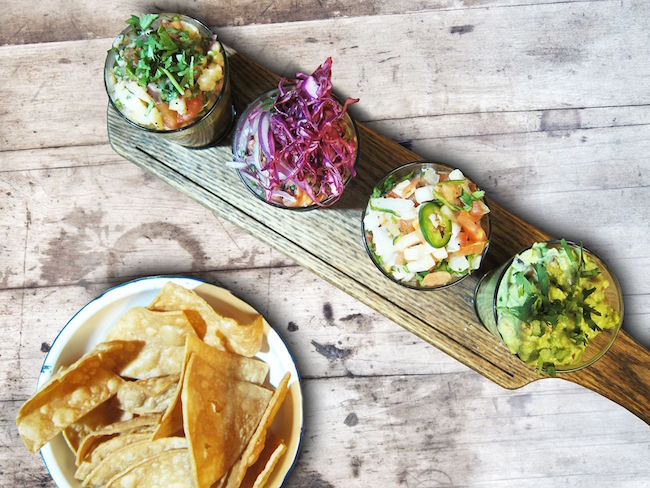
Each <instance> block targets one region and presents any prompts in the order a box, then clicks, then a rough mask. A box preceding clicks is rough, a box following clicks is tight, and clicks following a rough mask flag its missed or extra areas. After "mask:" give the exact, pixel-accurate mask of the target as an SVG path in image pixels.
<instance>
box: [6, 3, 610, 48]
mask: <svg viewBox="0 0 650 488" xmlns="http://www.w3.org/2000/svg"><path fill="white" fill-rule="evenodd" d="M555 1H557V0H529V1H528V2H526V3H527V4H533V5H534V4H544V3H553V2H555ZM565 1H580V2H583V3H585V2H587V1H592V2H595V1H602V0H565ZM521 3H522V2H521V1H519V0H473V1H463V0H438V1H427V0H423V1H422V0H421V1H417V2H404V3H403V2H393V1H390V0H361V1H359V0H356V1H355V0H319V1H310V0H269V1H268V2H260V1H255V0H231V1H228V2H211V1H209V0H195V1H193V2H192V3H191V4H189V3H184V4H179V2H178V1H175V0H159V1H157V2H153V3H152V2H151V1H148V0H117V1H115V2H111V8H110V9H107V10H106V11H104V12H102V15H97V4H96V3H95V2H93V1H92V0H72V1H65V0H45V1H42V2H35V3H34V5H33V7H32V8H31V9H30V11H29V12H28V13H27V12H26V11H25V9H24V8H22V7H21V5H20V4H17V3H15V2H10V1H8V0H2V1H1V2H0V9H1V10H2V12H3V14H4V15H5V16H6V18H10V19H12V22H7V23H3V24H2V25H1V26H0V45H3V44H27V43H36V42H52V41H68V40H73V39H94V38H97V37H110V36H113V35H114V34H115V33H116V32H119V31H120V30H121V29H122V27H123V25H124V19H125V18H126V17H128V16H129V15H130V14H132V13H133V14H136V15H139V14H140V13H144V12H177V11H182V12H183V13H185V14H187V15H190V16H193V17H195V18H198V19H200V20H202V21H203V22H204V23H206V24H208V25H210V26H214V27H223V26H227V25H230V26H232V25H235V26H241V25H246V24H269V23H276V22H291V21H301V20H303V21H304V20H321V19H328V18H332V17H350V16H368V15H382V14H383V15H386V14H399V13H404V12H409V11H410V12H414V11H418V12H425V11H430V10H466V9H470V8H495V7H510V6H516V5H520V4H521ZM72 12H73V13H74V14H73V15H70V14H71V13H72ZM458 27H459V29H460V28H462V27H464V28H465V30H467V26H458ZM462 31H463V29H460V30H459V31H458V32H459V33H460V32H462ZM307 42H309V41H307Z"/></svg>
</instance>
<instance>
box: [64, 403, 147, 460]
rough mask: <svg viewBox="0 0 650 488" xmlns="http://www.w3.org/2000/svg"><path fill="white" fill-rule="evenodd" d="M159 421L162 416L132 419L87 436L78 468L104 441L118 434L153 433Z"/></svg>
mask: <svg viewBox="0 0 650 488" xmlns="http://www.w3.org/2000/svg"><path fill="white" fill-rule="evenodd" d="M159 420H160V415H142V416H140V417H135V418H132V419H131V420H125V421H124V422H116V423H114V424H110V425H107V426H106V427H103V428H101V429H100V430H98V431H95V432H93V433H92V434H90V435H87V436H86V437H84V439H83V440H82V441H81V443H80V444H79V449H78V450H77V458H76V462H77V466H79V465H80V464H81V462H82V461H84V460H85V459H86V458H87V456H88V455H89V454H90V453H91V452H92V450H93V449H94V448H95V447H97V445H98V444H99V443H100V442H102V441H103V440H106V439H108V438H110V437H114V436H116V435H117V434H138V433H142V432H147V433H153V431H154V429H155V428H156V426H157V425H158V421H159ZM149 437H151V436H149Z"/></svg>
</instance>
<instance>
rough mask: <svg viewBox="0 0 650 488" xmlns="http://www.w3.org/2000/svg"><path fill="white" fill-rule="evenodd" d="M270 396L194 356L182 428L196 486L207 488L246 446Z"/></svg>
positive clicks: (186, 383)
mask: <svg viewBox="0 0 650 488" xmlns="http://www.w3.org/2000/svg"><path fill="white" fill-rule="evenodd" d="M271 395H272V393H271V392H270V391H269V390H267V389H266V388H263V387H261V386H259V385H254V384H253V383H248V382H243V381H237V380H234V379H232V378H227V377H225V376H222V375H220V374H219V372H218V371H217V370H216V369H214V368H213V367H212V366H211V365H210V364H209V363H208V362H207V361H205V360H204V359H203V358H201V357H200V356H198V355H196V354H192V355H191V357H190V360H189V362H188V363H187V367H186V369H185V375H184V378H183V390H182V393H181V399H182V405H183V427H184V430H185V435H186V436H187V438H188V440H189V443H190V455H191V458H192V468H193V472H194V477H195V481H196V485H197V487H198V488H209V487H210V486H212V484H213V483H214V482H215V481H217V480H218V479H220V478H221V477H222V476H223V475H224V474H226V472H227V471H228V469H229V468H230V466H232V464H233V463H234V462H235V460H236V459H237V458H238V457H239V456H240V454H241V453H242V451H243V450H244V447H245V446H246V445H247V443H248V441H249V439H250V437H251V435H252V434H253V432H254V430H255V427H256V426H257V424H258V423H259V421H260V419H261V418H262V414H263V413H264V411H265V408H266V405H267V404H268V402H269V399H270V398H271Z"/></svg>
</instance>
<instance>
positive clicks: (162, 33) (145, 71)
mask: <svg viewBox="0 0 650 488" xmlns="http://www.w3.org/2000/svg"><path fill="white" fill-rule="evenodd" d="M126 23H127V24H129V26H130V28H128V29H127V30H125V32H123V33H122V34H120V35H119V36H118V37H117V38H116V39H115V41H114V42H113V47H112V51H113V52H114V62H113V65H112V67H110V69H109V71H108V72H107V73H106V86H107V90H108V93H109V96H110V97H111V99H112V101H113V103H114V104H115V106H116V107H117V108H118V110H120V112H121V113H122V114H123V115H124V116H125V117H126V118H128V119H129V120H131V121H132V122H134V123H136V124H138V125H140V126H142V127H146V128H149V129H156V130H174V129H179V128H181V127H185V126H187V125H189V124H192V123H193V122H194V121H196V120H198V119H200V118H201V117H202V116H203V115H204V114H205V113H206V112H207V111H208V110H210V108H211V107H212V106H213V105H214V103H215V102H216V101H217V99H218V97H219V94H220V92H221V89H222V87H223V84H224V73H225V72H224V70H225V65H224V57H223V49H222V46H221V43H219V41H217V38H216V36H214V35H212V36H209V37H206V36H205V33H204V34H202V33H201V31H200V30H199V28H198V27H197V25H195V24H193V23H191V22H189V21H187V20H182V19H181V18H180V17H178V16H159V15H157V14H144V15H142V16H141V17H137V16H135V15H132V16H131V18H130V19H128V20H127V21H126Z"/></svg>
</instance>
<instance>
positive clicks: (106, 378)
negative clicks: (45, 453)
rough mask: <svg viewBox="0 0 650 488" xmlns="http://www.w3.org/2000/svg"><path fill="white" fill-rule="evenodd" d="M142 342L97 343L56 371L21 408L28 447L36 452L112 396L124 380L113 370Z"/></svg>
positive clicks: (21, 425)
mask: <svg viewBox="0 0 650 488" xmlns="http://www.w3.org/2000/svg"><path fill="white" fill-rule="evenodd" d="M141 348H142V344H141V343H134V342H125V341H115V342H109V343H102V344H99V345H97V346H96V347H95V348H94V349H93V350H92V351H90V352H89V353H88V354H86V355H85V356H83V357H82V358H81V359H79V360H78V361H77V362H76V363H74V364H73V365H71V366H70V367H68V368H66V369H64V370H62V371H60V372H59V373H57V374H56V375H55V376H54V377H53V378H52V379H51V380H50V381H48V382H47V383H46V384H45V385H44V386H43V388H41V390H40V391H39V392H38V393H36V394H35V395H34V396H33V397H32V398H30V399H29V400H27V401H26V402H25V404H24V405H23V406H22V407H21V409H20V410H19V411H18V416H17V417H16V424H17V426H18V432H19V434H20V437H21V438H22V440H23V442H24V443H25V446H27V449H29V450H30V452H36V451H37V450H38V449H40V448H41V447H42V446H43V444H45V443H46V442H48V441H49V440H50V439H52V438H53V437H54V436H56V435H57V434H58V433H59V432H61V431H62V430H64V429H65V428H66V427H68V426H69V425H71V424H73V423H74V422H76V421H77V420H79V419H80V418H81V417H83V416H84V415H86V414H87V413H88V412H90V411H91V410H93V409H94V408H95V407H97V406H98V405H100V404H102V403H104V402H105V401H106V400H108V399H109V398H111V397H112V396H113V395H115V393H116V392H117V390H118V389H119V386H120V384H121V383H122V382H123V380H122V379H121V378H120V377H119V376H117V375H116V374H115V373H114V372H113V371H114V369H115V368H121V367H122V365H123V364H125V363H126V362H128V361H130V360H131V359H132V358H133V357H134V356H135V355H136V354H137V353H138V350H139V349H141Z"/></svg>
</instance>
